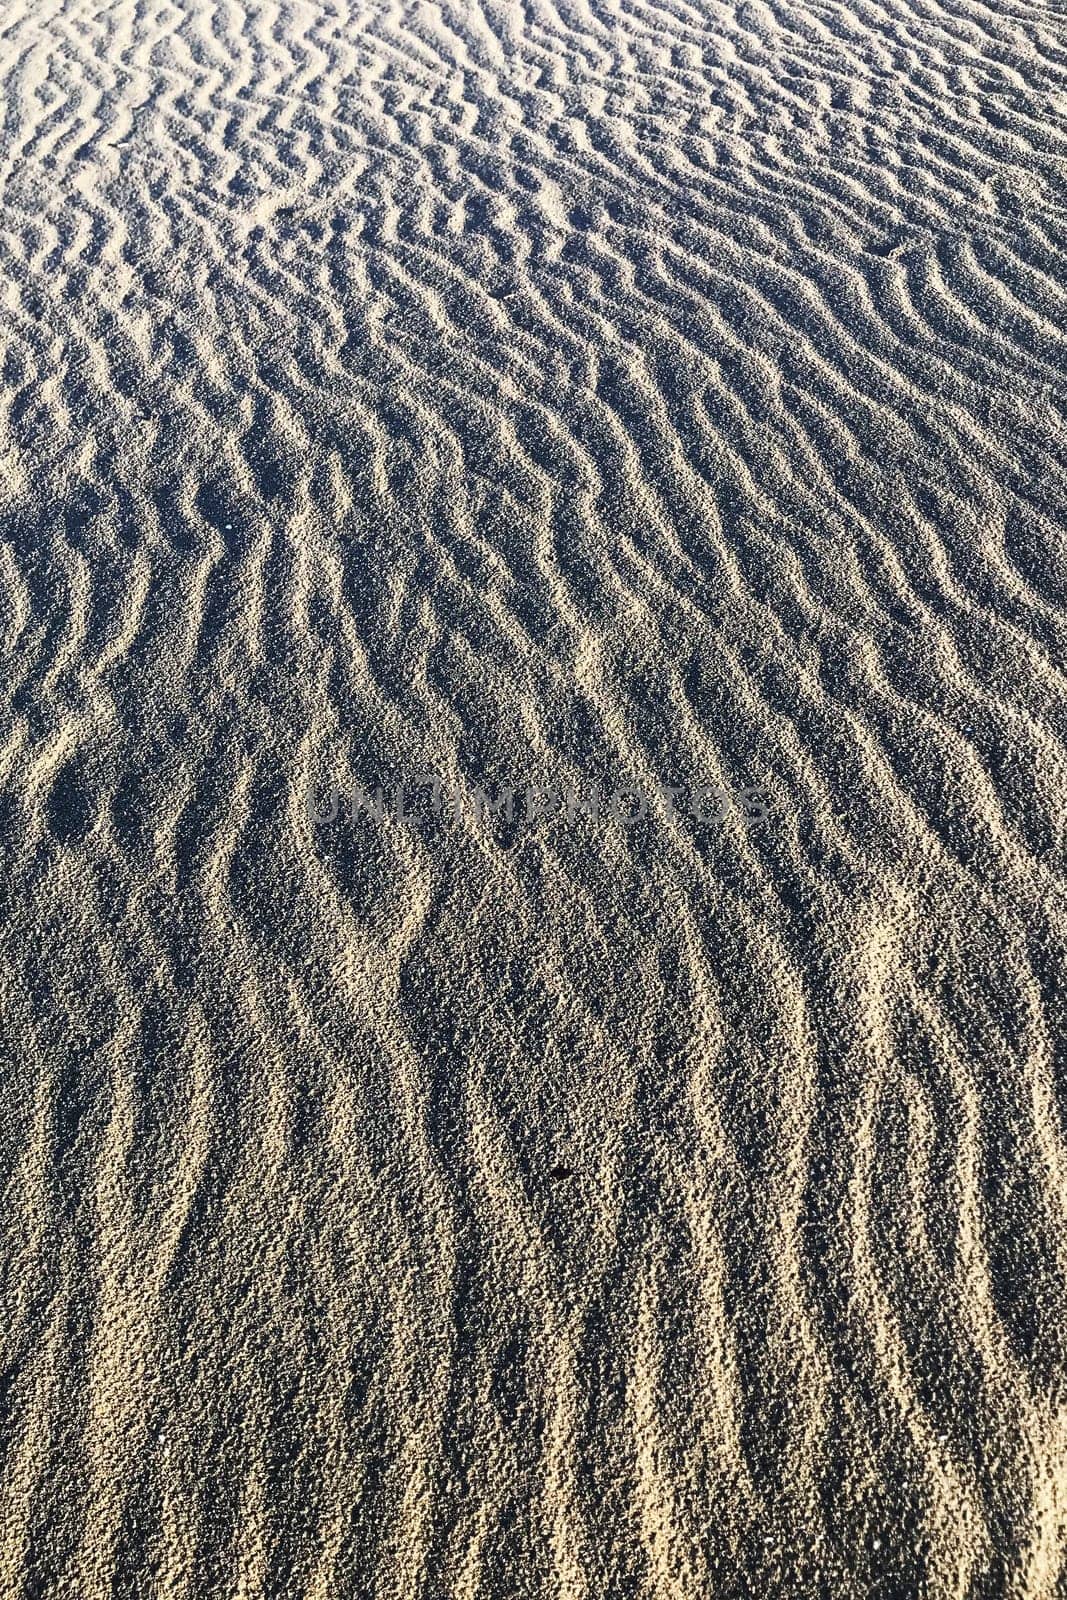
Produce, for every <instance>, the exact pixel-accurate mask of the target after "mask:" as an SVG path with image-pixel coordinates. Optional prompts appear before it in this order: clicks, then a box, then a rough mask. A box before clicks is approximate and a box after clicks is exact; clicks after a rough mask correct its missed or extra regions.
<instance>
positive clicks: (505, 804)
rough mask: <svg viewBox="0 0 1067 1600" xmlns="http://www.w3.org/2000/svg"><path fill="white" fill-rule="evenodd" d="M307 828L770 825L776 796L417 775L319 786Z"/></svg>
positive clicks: (695, 787) (704, 786)
mask: <svg viewBox="0 0 1067 1600" xmlns="http://www.w3.org/2000/svg"><path fill="white" fill-rule="evenodd" d="M305 804H306V807H307V814H308V819H309V821H310V822H311V823H312V824H313V825H314V826H316V827H327V826H329V825H330V824H333V823H338V822H353V823H354V822H358V821H359V820H360V819H361V818H362V819H365V820H367V821H368V822H370V823H373V824H374V825H376V826H379V827H384V826H397V825H402V824H404V823H411V822H414V821H415V820H417V819H418V818H420V817H429V816H433V817H437V818H441V819H443V820H444V821H446V822H450V823H459V822H460V821H461V820H463V819H464V818H468V819H470V820H471V821H473V822H474V824H475V825H476V826H481V827H485V826H487V825H489V824H490V822H491V821H492V820H493V819H496V820H497V821H499V822H503V823H514V822H526V823H530V824H534V823H539V822H545V821H553V822H555V821H565V822H568V823H573V822H577V821H580V820H584V821H585V822H589V823H593V824H607V823H611V822H616V823H621V824H622V825H623V826H626V827H630V826H633V825H634V824H636V823H639V822H643V821H644V820H645V819H646V818H649V817H658V818H662V819H663V820H664V821H666V822H672V821H674V820H675V819H676V818H678V817H686V818H688V819H689V820H691V821H692V822H695V823H722V822H725V821H726V820H727V818H728V817H730V816H734V817H737V818H740V819H741V820H742V821H744V822H746V823H749V824H751V823H759V822H765V821H766V820H767V818H768V817H769V815H770V809H771V791H770V790H769V788H768V787H767V786H766V785H765V784H759V785H756V786H754V787H749V788H744V789H727V788H724V787H723V786H722V785H721V784H712V783H657V784H654V785H652V786H651V787H647V786H642V785H640V784H630V783H627V784H620V785H618V786H617V787H615V788H613V789H604V788H601V787H599V786H597V785H594V784H585V785H581V786H579V785H577V784H569V785H560V784H551V783H501V784H497V785H496V786H495V789H494V791H493V792H492V793H490V790H489V789H488V788H484V787H482V786H480V785H479V786H475V787H471V786H469V785H465V784H461V783H455V782H449V781H448V780H446V779H444V778H441V777H439V776H438V775H437V774H436V773H416V774H413V775H411V776H409V777H406V778H400V779H397V780H394V781H393V782H392V783H389V784H383V783H376V784H374V785H373V786H372V787H371V788H369V789H368V788H365V787H364V786H363V785H361V784H358V783H350V784H348V785H347V787H342V785H341V784H339V783H332V784H329V785H328V786H326V787H325V788H323V787H317V788H316V787H313V788H311V789H309V790H308V792H307V795H306V797H305Z"/></svg>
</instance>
